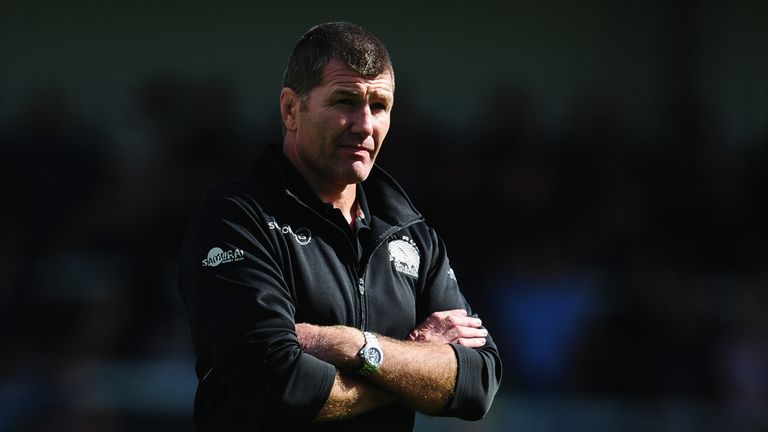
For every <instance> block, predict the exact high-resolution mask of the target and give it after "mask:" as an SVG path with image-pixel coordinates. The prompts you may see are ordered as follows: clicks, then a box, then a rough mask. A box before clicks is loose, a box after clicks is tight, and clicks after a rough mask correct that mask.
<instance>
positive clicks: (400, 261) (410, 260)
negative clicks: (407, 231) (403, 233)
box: [389, 237, 421, 277]
mask: <svg viewBox="0 0 768 432" xmlns="http://www.w3.org/2000/svg"><path fill="white" fill-rule="evenodd" d="M389 260H390V261H391V262H392V265H393V266H394V267H395V270H397V271H399V272H400V273H405V274H407V275H409V276H413V277H419V264H420V263H421V254H420V253H419V248H418V247H416V243H415V242H414V241H413V240H411V239H410V238H408V237H403V238H402V239H396V240H392V241H390V242H389Z"/></svg>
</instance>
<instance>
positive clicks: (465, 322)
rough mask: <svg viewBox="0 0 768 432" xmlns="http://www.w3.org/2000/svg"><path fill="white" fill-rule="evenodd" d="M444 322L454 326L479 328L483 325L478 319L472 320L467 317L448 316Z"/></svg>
mask: <svg viewBox="0 0 768 432" xmlns="http://www.w3.org/2000/svg"><path fill="white" fill-rule="evenodd" d="M445 320H446V321H448V322H449V323H451V324H453V325H455V326H463V327H480V326H481V325H483V321H482V320H481V319H480V318H472V317H467V316H449V317H447V318H446V319H445Z"/></svg>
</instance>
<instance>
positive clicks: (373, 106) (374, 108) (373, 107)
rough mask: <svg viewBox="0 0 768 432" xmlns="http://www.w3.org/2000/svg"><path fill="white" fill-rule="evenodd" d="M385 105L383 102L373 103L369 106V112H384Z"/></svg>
mask: <svg viewBox="0 0 768 432" xmlns="http://www.w3.org/2000/svg"><path fill="white" fill-rule="evenodd" d="M386 110H387V105H386V104H385V103H383V102H375V103H372V104H371V111H386Z"/></svg>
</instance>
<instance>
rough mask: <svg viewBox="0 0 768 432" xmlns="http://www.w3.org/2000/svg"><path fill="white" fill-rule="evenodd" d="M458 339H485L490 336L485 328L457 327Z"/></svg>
mask: <svg viewBox="0 0 768 432" xmlns="http://www.w3.org/2000/svg"><path fill="white" fill-rule="evenodd" d="M456 333H457V336H458V338H484V337H486V336H488V330H486V329H484V328H473V327H456Z"/></svg>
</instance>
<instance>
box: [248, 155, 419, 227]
mask: <svg viewBox="0 0 768 432" xmlns="http://www.w3.org/2000/svg"><path fill="white" fill-rule="evenodd" d="M252 171H253V172H255V173H256V174H258V173H268V177H267V178H268V179H270V181H275V180H277V183H278V184H279V187H280V188H281V189H282V190H283V191H284V192H285V193H289V194H290V195H293V196H294V197H296V198H297V199H298V200H300V201H301V202H302V203H303V204H304V205H307V206H309V207H311V208H314V209H324V208H327V207H328V206H330V205H329V204H326V203H324V202H322V201H321V200H320V198H318V197H317V195H315V193H314V191H313V190H312V188H311V187H310V186H309V184H308V183H307V182H306V180H305V179H304V178H303V177H302V176H301V174H299V172H298V171H297V170H296V168H295V167H294V166H293V164H291V162H290V161H288V159H287V158H286V157H285V155H283V152H282V147H281V146H280V145H274V146H270V147H269V148H268V149H267V150H266V151H265V152H264V153H263V154H262V156H261V157H260V158H259V160H258V161H257V162H256V164H255V166H254V168H253V169H252ZM360 187H362V189H363V192H364V194H363V196H364V200H365V202H364V203H363V204H362V206H363V209H364V211H365V213H366V216H367V217H372V218H378V219H380V220H381V221H382V222H385V223H387V224H389V225H391V226H403V225H407V224H410V223H413V222H417V221H420V220H423V217H422V215H421V213H419V211H418V210H416V207H414V205H413V203H411V200H410V199H409V198H408V196H407V195H406V193H405V191H404V190H403V188H402V187H400V185H399V184H397V182H396V181H395V180H394V179H393V178H392V176H390V175H389V174H388V173H387V172H386V171H384V170H383V169H381V168H380V167H379V166H378V165H374V166H373V169H372V170H371V174H370V175H369V176H368V178H367V179H366V180H365V181H364V182H362V183H361V184H358V188H360ZM366 204H367V205H366ZM365 207H368V208H367V209H366V208H365Z"/></svg>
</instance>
